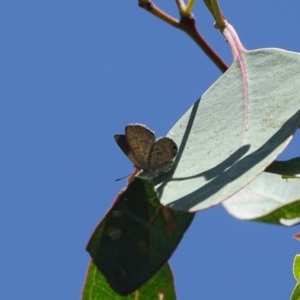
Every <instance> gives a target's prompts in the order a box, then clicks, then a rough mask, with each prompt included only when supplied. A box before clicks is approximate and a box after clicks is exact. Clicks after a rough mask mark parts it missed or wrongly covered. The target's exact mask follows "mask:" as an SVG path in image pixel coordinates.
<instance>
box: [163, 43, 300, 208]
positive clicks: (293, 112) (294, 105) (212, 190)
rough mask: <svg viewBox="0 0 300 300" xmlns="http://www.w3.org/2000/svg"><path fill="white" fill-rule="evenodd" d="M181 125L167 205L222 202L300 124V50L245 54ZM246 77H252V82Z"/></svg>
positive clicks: (175, 134) (175, 131)
mask: <svg viewBox="0 0 300 300" xmlns="http://www.w3.org/2000/svg"><path fill="white" fill-rule="evenodd" d="M241 57H242V61H243V63H244V66H245V70H244V74H246V78H244V80H243V79H242V76H241V74H242V72H241V69H240V65H239V63H238V62H237V61H234V62H233V64H232V65H231V67H230V68H229V69H228V71H227V72H226V73H225V74H223V75H222V76H221V77H220V78H219V80H217V81H216V82H215V83H214V84H213V85H212V86H211V87H210V89H209V90H208V91H207V92H206V93H205V94H204V95H203V96H202V98H201V101H200V100H199V101H197V102H196V103H195V104H194V105H193V106H192V107H191V108H190V109H189V110H188V111H187V112H186V113H185V114H184V115H183V117H182V118H181V119H180V120H179V121H178V122H177V123H176V124H175V125H174V126H173V128H172V129H171V130H170V131H169V133H168V136H169V137H170V138H172V139H173V140H174V141H175V142H176V143H177V145H178V146H179V151H178V154H177V157H176V159H175V163H174V169H173V172H172V173H171V174H170V175H169V176H167V177H166V178H165V180H164V181H163V183H161V184H158V185H157V190H158V193H159V198H160V201H161V203H162V204H164V205H168V206H170V207H172V208H174V209H179V210H185V211H192V212H195V211H199V210H202V209H206V208H209V207H211V206H213V205H216V204H219V203H220V202H222V201H224V200H225V199H227V198H229V197H230V196H232V195H233V194H234V193H236V192H237V191H239V190H240V189H241V188H242V187H243V186H245V185H246V184H248V183H249V182H251V181H252V180H253V179H254V178H255V177H256V176H257V175H259V174H260V173H261V172H262V171H263V170H264V169H265V168H266V167H267V166H268V165H269V164H271V163H272V161H274V160H275V159H276V157H277V156H278V155H279V154H280V153H281V152H282V151H283V149H284V148H285V147H286V146H287V145H288V143H289V142H290V140H291V138H292V135H293V134H294V132H295V130H296V129H297V128H298V126H299V123H300V76H299V69H300V55H299V54H298V53H294V52H289V51H285V50H281V49H260V50H255V51H245V52H244V53H242V54H241ZM245 81H246V82H245Z"/></svg>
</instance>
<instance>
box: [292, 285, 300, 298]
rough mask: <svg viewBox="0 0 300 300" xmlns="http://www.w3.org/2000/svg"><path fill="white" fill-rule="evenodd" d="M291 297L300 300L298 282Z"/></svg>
mask: <svg viewBox="0 0 300 300" xmlns="http://www.w3.org/2000/svg"><path fill="white" fill-rule="evenodd" d="M290 299H291V300H300V285H299V284H296V286H295V288H294V290H293V293H292V296H291V298H290Z"/></svg>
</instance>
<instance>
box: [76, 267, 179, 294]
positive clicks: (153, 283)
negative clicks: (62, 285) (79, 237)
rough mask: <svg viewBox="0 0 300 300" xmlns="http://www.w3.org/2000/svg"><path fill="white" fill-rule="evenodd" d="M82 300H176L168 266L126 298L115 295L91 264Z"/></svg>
mask: <svg viewBox="0 0 300 300" xmlns="http://www.w3.org/2000/svg"><path fill="white" fill-rule="evenodd" d="M81 299H82V300H103V299H113V300H153V299H164V300H176V294H175V288H174V281H173V275H172V271H171V268H170V266H169V264H168V263H167V264H165V265H164V266H163V267H162V268H161V269H160V270H159V271H158V272H157V273H156V274H155V275H154V276H153V277H152V278H151V279H150V280H149V281H148V282H147V283H146V284H145V285H144V286H143V287H142V288H141V289H139V290H137V291H135V292H134V293H132V294H130V295H128V296H120V295H119V294H117V293H115V292H114V291H113V290H112V289H111V288H110V286H109V284H108V283H107V281H106V279H105V277H104V276H103V275H102V274H101V273H100V272H99V271H98V269H97V267H96V266H95V265H94V264H93V263H92V262H91V263H90V265H89V269H88V273H87V276H86V281H85V284H84V288H83V291H82V298H81Z"/></svg>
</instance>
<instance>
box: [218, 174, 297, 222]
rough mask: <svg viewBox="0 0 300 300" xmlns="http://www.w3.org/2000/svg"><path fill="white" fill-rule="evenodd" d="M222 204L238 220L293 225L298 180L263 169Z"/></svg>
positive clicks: (295, 220)
mask: <svg viewBox="0 0 300 300" xmlns="http://www.w3.org/2000/svg"><path fill="white" fill-rule="evenodd" d="M222 205H223V206H224V207H225V209H226V210H227V211H228V212H229V213H230V214H231V215H233V216H234V217H236V218H238V219H243V220H255V219H258V218H259V219H258V220H257V221H262V222H268V223H274V224H281V225H286V226H291V225H295V224H297V223H299V222H300V209H299V208H300V181H299V180H297V179H282V177H281V176H280V175H277V174H272V173H267V172H263V173H262V174H260V175H259V176H258V177H257V178H255V179H254V180H253V181H252V182H251V183H250V184H248V185H247V186H245V187H244V188H243V189H241V190H240V191H239V192H238V193H236V194H234V195H233V196H232V197H230V198H229V199H228V200H226V201H224V202H223V203H222Z"/></svg>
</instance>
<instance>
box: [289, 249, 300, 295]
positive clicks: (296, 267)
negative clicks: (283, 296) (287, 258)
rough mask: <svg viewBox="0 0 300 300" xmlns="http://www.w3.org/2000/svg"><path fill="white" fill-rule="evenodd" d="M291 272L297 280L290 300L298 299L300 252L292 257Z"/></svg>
mask: <svg viewBox="0 0 300 300" xmlns="http://www.w3.org/2000/svg"><path fill="white" fill-rule="evenodd" d="M293 274H294V277H295V279H296V281H297V284H296V286H295V288H294V290H293V293H292V296H291V298H290V299H291V300H299V299H300V285H299V280H300V254H297V255H296V256H295V258H294V264H293Z"/></svg>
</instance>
